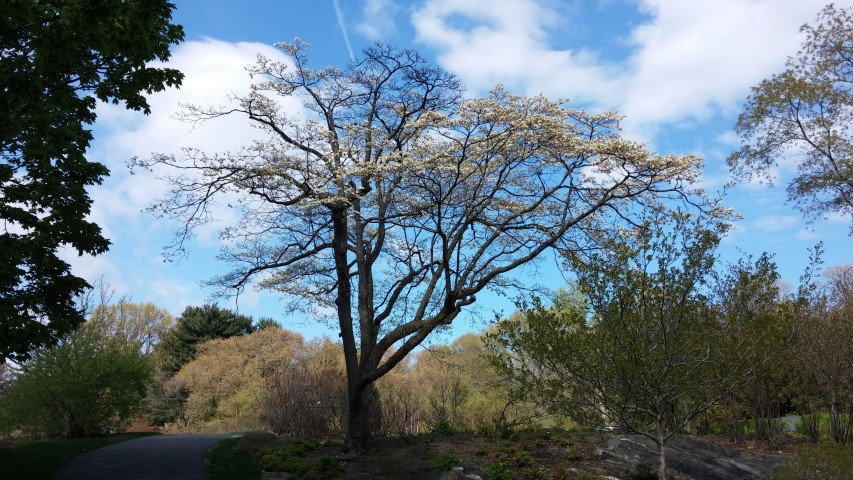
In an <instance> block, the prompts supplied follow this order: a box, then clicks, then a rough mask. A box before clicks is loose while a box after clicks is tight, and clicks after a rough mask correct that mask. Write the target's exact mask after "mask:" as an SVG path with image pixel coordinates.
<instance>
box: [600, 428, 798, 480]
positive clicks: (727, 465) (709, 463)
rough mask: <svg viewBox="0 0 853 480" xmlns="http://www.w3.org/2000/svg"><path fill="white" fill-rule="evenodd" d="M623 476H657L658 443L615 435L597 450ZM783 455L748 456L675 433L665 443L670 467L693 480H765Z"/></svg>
mask: <svg viewBox="0 0 853 480" xmlns="http://www.w3.org/2000/svg"><path fill="white" fill-rule="evenodd" d="M597 453H598V454H599V455H600V456H601V457H602V458H604V460H605V461H606V462H607V463H608V464H610V465H611V466H612V467H613V469H614V470H615V471H617V472H619V473H620V475H621V476H624V477H627V478H632V479H636V480H645V479H648V480H653V479H656V478H657V461H658V458H657V447H656V445H655V443H654V442H653V441H652V440H651V439H649V438H647V437H644V436H642V435H616V436H614V437H613V438H612V439H611V440H610V441H608V442H607V444H606V445H605V446H604V447H603V448H601V449H599V450H598V452H597ZM783 459H784V458H783V457H782V456H781V455H767V456H763V457H747V456H744V455H742V454H741V453H740V452H739V451H737V450H736V449H734V448H730V447H726V446H723V445H718V444H716V443H713V442H710V441H707V440H703V439H701V438H697V437H692V436H687V435H675V436H673V437H672V438H670V439H669V441H668V442H667V446H666V464H667V470H668V471H675V472H679V473H681V474H684V475H688V476H690V477H691V478H693V479H694V480H725V479H730V478H737V479H741V480H764V479H765V478H766V476H767V473H769V472H773V471H776V470H777V469H778V468H779V466H780V465H781V464H782V461H783Z"/></svg>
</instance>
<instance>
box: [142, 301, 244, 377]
mask: <svg viewBox="0 0 853 480" xmlns="http://www.w3.org/2000/svg"><path fill="white" fill-rule="evenodd" d="M253 331H254V327H253V326H252V317H247V316H246V315H240V314H238V313H235V312H233V311H231V310H229V309H227V308H220V307H219V306H217V305H211V304H207V305H203V306H201V307H187V308H186V309H184V311H183V313H181V316H180V317H178V319H177V320H176V321H175V326H174V328H172V329H171V330H169V331H168V332H167V333H166V335H165V336H164V337H163V340H162V341H161V342H160V344H159V346H158V349H157V355H158V356H159V363H160V366H161V369H162V370H163V371H164V372H166V373H167V374H169V375H170V376H171V375H174V374H175V373H176V372H177V371H178V370H180V369H181V367H183V366H184V365H186V364H187V363H189V362H190V361H192V360H193V359H194V358H195V354H196V349H197V348H198V346H199V345H200V344H202V343H204V342H206V341H208V340H214V339H218V338H229V337H233V336H236V335H244V334H247V333H252V332H253Z"/></svg>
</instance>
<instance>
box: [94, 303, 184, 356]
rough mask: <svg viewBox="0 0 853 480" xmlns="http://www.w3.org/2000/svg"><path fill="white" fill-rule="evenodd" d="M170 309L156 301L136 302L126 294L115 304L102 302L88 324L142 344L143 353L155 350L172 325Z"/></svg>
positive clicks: (106, 334) (109, 333) (128, 340)
mask: <svg viewBox="0 0 853 480" xmlns="http://www.w3.org/2000/svg"><path fill="white" fill-rule="evenodd" d="M173 322H174V319H173V318H172V316H171V315H170V314H169V312H167V311H165V310H163V309H160V308H159V307H157V306H156V305H154V304H153V303H132V302H130V301H129V300H128V299H127V298H126V297H122V298H120V299H119V300H118V302H116V303H114V304H112V305H103V304H102V305H98V306H97V307H95V309H94V310H93V311H92V313H91V315H89V320H88V325H90V328H94V329H96V330H98V331H99V332H101V334H102V335H105V336H110V337H114V338H120V339H123V340H124V341H125V342H127V343H128V344H130V343H134V344H136V345H139V347H140V348H141V349H142V353H144V354H146V355H148V354H150V353H151V352H153V350H154V347H156V346H157V345H158V344H159V343H160V341H161V340H162V339H163V338H164V337H165V336H166V333H167V332H168V331H169V329H170V328H171V327H172V323H173Z"/></svg>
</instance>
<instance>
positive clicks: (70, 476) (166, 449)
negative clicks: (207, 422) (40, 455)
mask: <svg viewBox="0 0 853 480" xmlns="http://www.w3.org/2000/svg"><path fill="white" fill-rule="evenodd" d="M230 437H231V435H153V436H150V437H143V438H138V439H136V440H130V441H128V442H121V443H115V444H113V445H109V446H106V447H104V448H99V449H97V450H92V451H91V452H89V453H85V454H83V455H80V456H79V457H77V458H75V459H74V460H71V461H70V462H68V463H67V464H66V465H65V466H63V467H62V468H61V469H60V470H59V472H57V473H56V475H55V476H54V477H53V480H207V474H205V472H204V452H205V451H206V450H207V449H208V448H210V447H212V446H213V445H214V444H216V443H217V442H218V441H220V440H222V439H225V438H230Z"/></svg>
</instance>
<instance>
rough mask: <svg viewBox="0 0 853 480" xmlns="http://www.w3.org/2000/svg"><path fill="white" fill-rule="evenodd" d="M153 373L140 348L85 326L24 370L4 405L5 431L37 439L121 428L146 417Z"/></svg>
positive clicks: (0, 410) (1, 422)
mask: <svg viewBox="0 0 853 480" xmlns="http://www.w3.org/2000/svg"><path fill="white" fill-rule="evenodd" d="M152 372H153V368H152V365H151V362H150V361H149V359H148V358H147V357H145V356H144V355H142V353H141V352H140V351H139V345H138V344H136V343H130V344H128V343H126V342H125V341H123V340H121V339H118V338H115V337H109V336H104V335H102V334H101V333H100V332H98V331H97V330H95V329H93V328H88V326H83V327H81V328H80V329H78V330H77V331H75V332H73V333H71V334H70V335H68V336H66V337H65V338H63V339H62V340H61V341H60V343H59V345H57V346H55V347H51V348H48V349H44V350H41V351H39V352H38V353H36V354H35V355H34V356H33V358H32V360H30V361H28V362H26V363H25V364H24V365H23V367H22V369H21V374H20V375H19V376H18V377H17V378H16V379H15V380H14V382H13V383H12V384H11V386H10V387H9V390H8V393H7V394H6V395H5V396H4V397H3V399H2V402H1V403H0V426H2V427H3V430H14V429H17V428H20V429H21V430H22V431H23V432H24V433H25V434H27V435H29V436H33V437H45V436H46V437H60V436H62V437H81V436H89V435H94V434H99V433H103V432H106V431H109V430H112V429H116V428H121V427H122V426H124V425H125V424H126V423H127V422H128V421H129V420H131V419H132V418H133V417H134V416H135V415H137V414H139V413H140V411H141V408H142V400H143V399H144V397H145V392H146V388H147V386H148V382H149V380H150V378H151V375H152Z"/></svg>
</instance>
